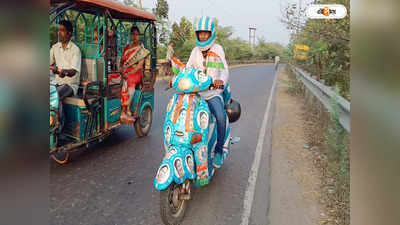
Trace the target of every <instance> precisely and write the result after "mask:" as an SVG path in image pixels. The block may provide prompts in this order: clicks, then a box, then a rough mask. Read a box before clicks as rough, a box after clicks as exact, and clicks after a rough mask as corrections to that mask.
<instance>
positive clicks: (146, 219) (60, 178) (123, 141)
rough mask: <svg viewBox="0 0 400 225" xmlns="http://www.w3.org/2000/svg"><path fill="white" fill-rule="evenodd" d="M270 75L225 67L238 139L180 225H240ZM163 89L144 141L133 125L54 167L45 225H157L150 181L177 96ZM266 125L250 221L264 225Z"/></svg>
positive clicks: (260, 68) (261, 69)
mask: <svg viewBox="0 0 400 225" xmlns="http://www.w3.org/2000/svg"><path fill="white" fill-rule="evenodd" d="M274 77H275V69H274V67H273V65H255V66H254V65H253V66H242V67H236V68H232V69H231V70H230V83H231V90H232V97H233V98H234V99H236V100H238V101H239V102H240V103H241V107H242V115H241V118H240V120H239V121H238V122H236V123H234V124H232V136H239V137H240V138H241V141H240V142H239V143H238V144H235V145H233V146H232V151H231V153H230V155H228V158H227V160H226V161H225V163H224V165H223V167H221V168H220V169H219V170H217V171H216V174H215V176H214V177H213V179H212V181H211V182H210V184H209V185H207V186H204V187H200V188H195V189H194V195H193V199H192V200H191V201H190V202H189V207H188V209H187V211H186V214H185V219H184V221H183V223H182V224H183V225H200V224H204V225H215V224H218V225H224V224H230V225H231V224H241V223H242V217H243V216H244V215H243V214H244V211H245V210H244V209H243V207H244V197H245V193H246V189H247V187H248V179H249V171H250V169H251V167H252V165H253V160H254V155H255V151H256V147H257V143H258V142H259V141H258V138H259V132H260V129H261V124H262V121H263V119H264V115H265V111H266V106H267V102H268V99H269V95H270V93H271V87H272V83H273V80H274ZM166 85H167V82H166V81H159V82H157V84H156V90H155V109H154V112H153V124H152V128H151V132H150V133H149V135H148V136H147V137H144V138H138V137H137V135H136V134H135V131H134V129H133V127H123V128H120V129H119V130H117V131H116V133H115V134H113V135H112V136H111V137H109V138H108V139H107V140H106V141H104V142H103V143H101V144H99V145H97V146H95V147H92V148H90V149H89V150H86V151H84V152H81V153H78V154H74V155H73V158H72V160H71V161H70V162H69V163H68V164H67V165H64V166H59V165H57V164H56V163H54V162H52V163H51V168H50V209H49V211H50V224H52V225H79V224H85V225H86V224H88V225H89V224H90V225H137V224H145V225H153V224H154V225H155V224H162V222H161V218H160V215H159V192H158V191H157V190H156V189H155V188H154V187H153V179H154V176H155V173H156V171H157V169H158V166H159V164H160V162H161V159H162V157H163V155H164V152H163V151H164V150H163V148H162V144H161V143H162V134H161V131H162V123H163V119H164V110H165V109H166V106H167V103H168V100H169V98H170V97H171V96H172V94H173V93H174V91H173V90H169V91H164V88H165V87H166ZM272 105H273V104H272ZM271 111H273V110H271ZM270 117H271V116H270ZM270 124H271V122H270V121H269V122H268V125H267V129H266V133H265V136H264V141H263V142H262V143H263V144H262V146H261V147H262V154H261V160H260V162H261V164H260V167H259V168H258V176H257V182H256V183H255V184H256V185H255V192H254V200H253V201H252V210H251V214H250V215H249V217H250V220H249V223H248V224H257V225H266V224H267V223H268V221H267V213H268V204H269V169H268V168H269V157H270V150H271V142H270V138H271V129H270V127H271V126H270Z"/></svg>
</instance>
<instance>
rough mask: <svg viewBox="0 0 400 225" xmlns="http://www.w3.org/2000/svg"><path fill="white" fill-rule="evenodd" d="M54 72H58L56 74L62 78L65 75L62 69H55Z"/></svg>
mask: <svg viewBox="0 0 400 225" xmlns="http://www.w3.org/2000/svg"><path fill="white" fill-rule="evenodd" d="M56 73H57V74H58V76H59V77H61V78H64V77H65V74H64V73H63V71H62V70H60V71H57V72H56Z"/></svg>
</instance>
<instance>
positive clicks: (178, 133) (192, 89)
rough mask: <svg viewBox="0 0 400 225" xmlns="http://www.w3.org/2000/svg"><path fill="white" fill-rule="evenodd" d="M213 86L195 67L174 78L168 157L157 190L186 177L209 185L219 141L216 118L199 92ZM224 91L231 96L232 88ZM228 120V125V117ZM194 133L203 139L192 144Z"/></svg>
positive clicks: (156, 182)
mask: <svg viewBox="0 0 400 225" xmlns="http://www.w3.org/2000/svg"><path fill="white" fill-rule="evenodd" d="M210 85H211V78H210V77H209V76H205V75H204V74H203V73H202V72H201V71H199V70H196V69H185V70H182V71H181V72H180V73H179V74H178V75H177V77H176V78H175V80H174V81H173V84H172V86H173V87H174V88H175V89H176V90H177V92H178V93H176V94H174V95H173V97H172V98H171V100H170V101H169V103H168V105H167V110H166V112H165V120H164V127H163V140H164V143H163V146H164V149H165V156H164V158H163V159H162V162H161V165H160V167H159V169H158V171H157V175H156V177H155V179H154V182H153V185H154V187H155V188H156V189H157V190H164V189H166V188H167V187H168V186H169V185H170V184H171V183H172V182H174V183H176V184H182V183H183V182H185V180H186V179H189V180H194V181H195V186H199V185H206V184H208V182H209V180H210V179H211V177H212V176H213V174H214V172H215V168H214V166H213V165H212V160H213V158H214V149H215V145H216V143H217V127H216V120H215V118H214V116H213V115H212V114H211V112H210V109H209V108H208V104H207V102H206V101H205V100H204V99H203V98H201V97H200V95H198V94H196V92H198V91H202V90H207V89H208V88H209V87H210ZM228 87H229V86H228ZM225 92H226V93H225V94H224V98H230V90H229V88H226V91H225ZM190 96H191V97H190ZM190 98H192V105H191V107H189V103H190V102H191V100H190ZM189 109H191V110H189ZM188 113H192V114H188ZM187 116H190V118H191V119H192V120H189V122H190V123H191V129H189V130H188V129H187V126H186V123H187V122H188V120H187V118H188V117H187ZM174 118H175V120H174ZM226 120H227V125H228V124H229V120H228V118H226ZM173 121H175V123H174V122H173ZM226 129H227V130H226V136H225V145H224V155H223V157H224V159H225V158H226V156H227V154H228V153H229V148H230V145H229V143H230V132H231V130H230V127H229V125H228V126H227V127H226ZM195 134H201V137H202V138H201V140H200V142H198V143H195V144H191V143H190V142H191V140H192V137H193V135H195ZM225 148H227V149H225Z"/></svg>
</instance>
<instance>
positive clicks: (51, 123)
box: [50, 115, 55, 126]
mask: <svg viewBox="0 0 400 225" xmlns="http://www.w3.org/2000/svg"><path fill="white" fill-rule="evenodd" d="M54 123H55V118H54V116H53V115H50V126H53V125H54Z"/></svg>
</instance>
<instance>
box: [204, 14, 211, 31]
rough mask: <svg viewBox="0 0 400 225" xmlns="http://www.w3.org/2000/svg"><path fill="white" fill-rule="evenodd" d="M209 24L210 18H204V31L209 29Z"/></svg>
mask: <svg viewBox="0 0 400 225" xmlns="http://www.w3.org/2000/svg"><path fill="white" fill-rule="evenodd" d="M209 23H210V17H208V16H207V17H206V21H205V23H204V25H205V27H204V30H209V29H208V28H210V25H209Z"/></svg>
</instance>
